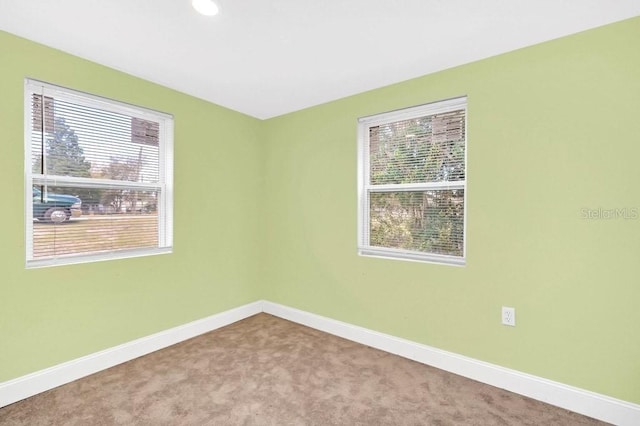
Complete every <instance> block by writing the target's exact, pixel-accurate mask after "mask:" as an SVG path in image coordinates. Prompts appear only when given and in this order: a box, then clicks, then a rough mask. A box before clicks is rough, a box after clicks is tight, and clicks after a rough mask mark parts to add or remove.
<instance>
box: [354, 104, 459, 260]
mask: <svg viewBox="0 0 640 426" xmlns="http://www.w3.org/2000/svg"><path fill="white" fill-rule="evenodd" d="M466 114H467V98H466V97H462V98H456V99H451V100H447V101H442V102H437V103H432V104H427V105H422V106H418V107H414V108H408V109H404V110H400V111H394V112H388V113H384V114H379V115H374V116H370V117H364V118H361V119H360V120H359V129H358V253H359V254H361V255H368V256H380V257H388V258H398V259H408V260H418V261H427V262H436V263H445V264H454V265H464V263H465V245H464V242H465V211H466V206H465V191H466V175H467V173H466Z"/></svg>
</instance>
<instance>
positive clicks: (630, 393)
mask: <svg viewBox="0 0 640 426" xmlns="http://www.w3.org/2000/svg"><path fill="white" fill-rule="evenodd" d="M505 36H508V35H505ZM638 40H640V18H635V19H631V20H628V21H624V22H621V23H618V24H614V25H610V26H606V27H602V28H598V29H595V30H591V31H588V32H584V33H580V34H577V35H574V36H571V37H567V38H563V39H559V40H555V41H552V42H548V43H545V44H541V45H537V46H533V47H530V48H526V49H522V50H519V51H515V52H511V53H508V54H505V55H501V56H498V57H493V58H489V59H487V60H483V61H479V62H476V63H472V64H468V65H465V66H461V67H458V68H455V69H450V70H447V71H444V72H440V73H437V74H433V75H428V76H425V77H422V78H418V79H415V80H411V81H407V82H404V83H401V84H397V85H393V86H390V87H386V88H382V89H379V90H375V91H372V92H367V93H363V94H360V95H357V96H353V97H349V98H346V99H342V100H339V101H336V102H332V103H329V104H325V105H321V106H317V107H314V108H310V109H307V110H303V111H299V112H296V113H292V114H288V115H285V116H282V117H279V118H275V119H271V120H269V121H268V122H266V131H265V134H266V135H267V138H268V139H267V142H268V143H267V145H268V150H267V158H266V170H265V172H266V193H267V194H269V197H268V198H267V200H266V203H267V204H266V207H267V223H268V224H269V226H268V228H267V239H266V241H267V243H268V246H269V250H268V252H267V257H266V263H265V264H266V265H268V269H267V271H268V275H267V278H268V286H267V299H268V300H272V301H274V302H277V303H282V304H285V305H288V306H293V307H296V308H299V309H303V310H305V311H309V312H313V313H317V314H320V315H324V316H328V317H331V318H335V319H338V320H342V321H346V322H349V323H352V324H356V325H360V326H364V327H367V328H370V329H374V330H378V331H381V332H384V333H389V334H392V335H395V336H400V337H403V338H407V339H410V340H413V341H417V342H421V343H425V344H428V345H431V346H435V347H438V348H442V349H445V350H448V351H452V352H456V353H460V354H463V355H467V356H470V357H473V358H476V359H480V360H483V361H487V362H491V363H495V364H498V365H502V366H505V367H509V368H513V369H516V370H520V371H523V372H527V373H530V374H534V375H537V376H541V377H544V378H548V379H551V380H555V381H558V382H562V383H566V384H569V385H574V386H577V387H580V388H584V389H588V390H591V391H595V392H599V393H602V394H606V395H610V396H612V397H615V398H620V399H623V400H627V401H631V402H635V403H640V338H638V330H640V308H639V307H638V300H640V285H639V282H638V280H639V278H640V262H639V261H638V256H639V255H640V218H639V216H638V214H639V212H640V211H639V210H638V209H640V190H638V188H637V185H638V183H639V182H640V168H639V167H638V165H637V162H638V159H639V158H640V135H639V134H638V131H637V124H636V123H637V122H638V111H640V78H638V76H640V53H639V51H638V47H637V46H638ZM381 60H393V57H392V55H390V56H389V57H388V58H385V56H384V55H383V56H381ZM460 95H467V96H468V101H469V104H468V107H469V108H468V114H469V121H468V193H467V196H468V199H467V202H468V205H467V207H468V217H467V219H468V222H467V265H466V266H465V267H453V266H441V265H434V264H425V263H415V262H404V261H396V260H385V259H378V258H368V257H359V256H357V254H356V233H357V229H356V225H357V224H356V221H357V217H356V202H357V201H356V194H357V187H356V122H357V119H358V117H361V116H366V115H370V114H374V113H379V112H384V111H389V110H394V109H398V108H403V107H407V106H412V105H417V104H422V103H428V102H432V101H437V100H441V99H447V98H452V97H456V96H460ZM616 209H618V210H617V212H618V213H619V214H620V216H618V217H609V216H611V215H613V216H615V215H616ZM625 209H626V210H625ZM611 210H613V213H612V212H611ZM625 214H626V217H627V218H625V217H624V215H625ZM585 216H588V217H589V218H585ZM502 305H506V306H512V307H515V308H516V318H517V326H516V327H515V328H511V327H506V326H502V325H501V324H500V308H501V306H502Z"/></svg>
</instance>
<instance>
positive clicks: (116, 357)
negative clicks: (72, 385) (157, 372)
mask: <svg viewBox="0 0 640 426" xmlns="http://www.w3.org/2000/svg"><path fill="white" fill-rule="evenodd" d="M260 312H265V313H268V314H271V315H274V316H277V317H280V318H283V319H286V320H289V321H293V322H296V323H298V324H302V325H306V326H308V327H311V328H314V329H317V330H320V331H324V332H326V333H330V334H333V335H336V336H339V337H342V338H345V339H348V340H352V341H354V342H358V343H362V344H364V345H367V346H371V347H372V348H376V349H380V350H383V351H385V352H389V353H392V354H396V355H399V356H402V357H404V358H408V359H412V360H414V361H417V362H420V363H423V364H427V365H431V366H433V367H436V368H440V369H442V370H445V371H449V372H452V373H455V374H458V375H461V376H464V377H468V378H470V379H473V380H477V381H479V382H482V383H486V384H489V385H492V386H496V387H499V388H502V389H506V390H508V391H511V392H515V393H518V394H520V395H525V396H528V397H530V398H533V399H537V400H539V401H543V402H546V403H549V404H551V405H555V406H558V407H562V408H565V409H567V410H570V411H574V412H576V413H580V414H584V415H586V416H589V417H593V418H596V419H599V420H602V421H605V422H608V423H612V424H615V425H620V426H627V425H628V426H632V425H633V426H635V425H639V424H640V405H637V404H633V403H630V402H626V401H622V400H619V399H615V398H611V397H608V396H606V395H601V394H597V393H595V392H590V391H586V390H584V389H580V388H576V387H573V386H569V385H565V384H562V383H558V382H554V381H552V380H547V379H544V378H541V377H536V376H532V375H530V374H525V373H521V372H519V371H516V370H511V369H508V368H504V367H500V366H498V365H494V364H490V363H487V362H483V361H478V360H476V359H473V358H469V357H465V356H462V355H458V354H455V353H452V352H447V351H443V350H441V349H437V348H433V347H430V346H427V345H423V344H420V343H416V342H412V341H409V340H405V339H401V338H398V337H394V336H391V335H388V334H384V333H379V332H376V331H373V330H369V329H366V328H363V327H359V326H355V325H352V324H348V323H345V322H341V321H337V320H334V319H331V318H327V317H323V316H320V315H316V314H312V313H309V312H305V311H301V310H299V309H294V308H290V307H288V306H284V305H280V304H277V303H273V302H268V301H256V302H253V303H249V304H247V305H243V306H240V307H238V308H235V309H231V310H228V311H225V312H221V313H219V314H216V315H212V316H210V317H207V318H203V319H201V320H197V321H193V322H190V323H187V324H184V325H181V326H178V327H175V328H171V329H169V330H165V331H162V332H159V333H156V334H152V335H150V336H146V337H143V338H141V339H137V340H134V341H131V342H128V343H124V344H122V345H118V346H115V347H113V348H109V349H106V350H104V351H100V352H96V353H94V354H91V355H87V356H84V357H81V358H78V359H75V360H72V361H69V362H65V363H63V364H59V365H56V366H54V367H51V368H47V369H44V370H41V371H37V372H34V373H31V374H28V375H26V376H22V377H18V378H16V379H13V380H9V381H6V382H3V383H0V407H4V406H5V405H9V404H13V403H14V402H17V401H20V400H22V399H25V398H28V397H30V396H33V395H36V394H38V393H41V392H44V391H47V390H49V389H53V388H55V387H58V386H61V385H64V384H65V383H69V382H72V381H74V380H78V379H80V378H82V377H86V376H88V375H90V374H94V373H97V372H99V371H102V370H105V369H107V368H110V367H113V366H115V365H118V364H121V363H123V362H127V361H130V360H132V359H135V358H138V357H140V356H143V355H146V354H149V353H151V352H155V351H157V350H160V349H163V348H166V347H168V346H171V345H174V344H176V343H180V342H182V341H184V340H187V339H190V338H192V337H196V336H198V335H200V334H203V333H207V332H209V331H213V330H215V329H217V328H220V327H224V326H226V325H229V324H232V323H234V322H236V321H240V320H242V319H244V318H247V317H250V316H252V315H255V314H258V313H260Z"/></svg>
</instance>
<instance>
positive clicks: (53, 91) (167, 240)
mask: <svg viewBox="0 0 640 426" xmlns="http://www.w3.org/2000/svg"><path fill="white" fill-rule="evenodd" d="M36 87H37V88H42V90H43V91H45V90H46V92H47V96H49V95H50V96H52V97H54V98H56V97H58V98H63V99H65V100H67V101H72V102H77V103H78V104H80V105H83V106H87V107H92V108H99V109H102V110H106V111H109V112H114V113H119V114H127V115H130V116H132V117H138V118H142V119H147V120H155V121H159V126H160V129H161V130H160V133H161V134H162V135H163V136H162V139H161V140H160V143H159V144H158V147H159V162H158V167H159V175H158V183H157V184H155V183H146V182H127V181H121V182H119V181H115V180H107V179H99V178H84V177H72V176H57V175H51V177H52V178H53V179H54V180H56V181H57V182H59V183H63V184H79V185H82V186H83V187H86V188H92V187H93V188H102V187H104V186H101V185H100V184H101V183H103V184H104V183H108V184H109V185H110V186H111V187H114V186H122V187H126V188H129V189H134V190H135V189H140V190H145V189H158V188H159V189H161V191H162V193H163V195H162V202H161V205H160V206H158V247H153V248H143V249H123V250H117V251H110V252H100V253H90V254H71V255H59V256H54V257H52V258H46V259H34V257H33V197H32V187H33V185H34V184H35V185H38V184H42V182H47V178H46V177H45V176H44V175H40V174H36V173H33V172H32V164H31V161H32V158H31V155H32V153H31V148H32V143H31V134H32V119H31V118H32V117H31V114H32V106H31V100H30V98H31V93H33V92H34V88H36ZM23 100H24V185H25V186H24V195H25V199H24V202H25V210H24V212H25V213H24V219H25V226H24V229H25V254H26V256H25V267H26V268H27V269H32V268H40V267H45V266H61V265H71V264H78V263H88V262H97V261H104V260H112V259H126V258H133V257H141V256H151V255H157V254H167V253H172V252H173V197H174V194H173V162H174V153H173V143H174V117H173V115H172V114H168V113H165V112H160V111H155V110H152V109H149V108H145V107H141V106H137V105H132V104H129V103H126V102H122V101H118V100H114V99H109V98H105V97H102V96H98V95H94V94H90V93H86V92H82V91H78V90H74V89H69V88H65V87H62V86H57V85H54V84H50V83H46V82H43V81H40V80H36V79H32V78H25V79H24V90H23ZM43 108H44V104H43ZM43 115H44V111H43Z"/></svg>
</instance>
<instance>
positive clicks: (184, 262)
mask: <svg viewBox="0 0 640 426" xmlns="http://www.w3.org/2000/svg"><path fill="white" fill-rule="evenodd" d="M27 76H28V77H32V78H36V79H39V80H43V81H47V82H50V83H54V84H59V85H62V86H67V87H71V88H73V89H77V90H83V91H86V92H90V93H95V94H99V95H102V96H107V97H110V98H114V99H118V100H121V101H125V102H130V103H133V104H138V105H142V106H145V107H148V108H153V109H157V110H160V111H165V112H170V113H172V114H173V115H174V117H175V148H174V150H175V151H174V152H175V176H174V185H175V201H174V203H175V204H174V216H175V220H174V234H175V236H174V252H173V254H170V255H162V256H151V257H145V258H136V259H127V260H117V261H109V262H99V263H92V264H83V265H71V266H61V267H55V268H42V269H31V270H26V269H25V267H24V262H25V242H24V240H25V237H24V217H23V215H24V189H23V188H24V183H23V182H24V171H23V164H24V160H23V158H24V152H23V151H24V148H23V145H24V130H23V129H24V127H23V106H22V105H23V103H24V101H23V96H24V95H23V91H24V89H23V87H24V83H23V80H24V78H25V77H27ZM0 94H1V97H0V128H1V134H2V140H1V142H0V143H1V145H2V151H1V152H2V155H0V171H1V172H0V173H1V176H2V178H1V179H0V193H1V194H2V205H3V206H4V208H2V209H0V235H2V243H1V244H0V270H2V278H1V279H0V382H1V381H4V380H8V379H12V378H15V377H19V376H21V375H24V374H27V373H30V372H33V371H37V370H40V369H42V368H46V367H49V366H52V365H55V364H58V363H61V362H64V361H68V360H71V359H74V358H77V357H80V356H83V355H87V354H89V353H93V352H96V351H98V350H102V349H105V348H109V347H112V346H115V345H117V344H121V343H124V342H127V341H130V340H133V339H136V338H139V337H142V336H146V335H149V334H152V333H155V332H158V331H162V330H165V329H168V328H171V327H174V326H177V325H181V324H184V323H187V322H189V321H193V320H196V319H200V318H204V317H206V316H209V315H212V314H215V313H218V312H221V311H225V310H228V309H231V308H234V307H237V306H240V305H243V304H246V303H249V302H253V301H255V300H256V299H257V296H258V284H259V283H260V279H261V277H259V276H258V270H257V269H256V268H254V267H248V266H247V265H253V264H255V262H256V259H258V258H259V256H260V253H261V252H262V249H261V247H260V246H261V244H262V241H263V238H262V236H261V232H262V231H261V229H262V228H263V226H261V224H260V220H261V217H260V215H256V211H257V210H258V208H259V206H261V205H262V202H261V197H262V194H263V188H262V186H263V175H264V173H263V164H264V161H263V157H264V153H263V146H264V145H263V143H262V141H261V139H260V130H261V126H262V123H261V122H260V121H259V120H257V119H254V118H251V117H248V116H245V115H242V114H239V113H237V112H233V111H230V110H227V109H224V108H221V107H218V106H215V105H212V104H210V103H207V102H204V101H202V100H199V99H196V98H192V97H189V96H186V95H184V94H181V93H178V92H175V91H172V90H169V89H167V88H163V87H160V86H157V85H155V84H152V83H149V82H145V81H143V80H140V79H137V78H133V77H131V76H129V75H126V74H123V73H120V72H117V71H114V70H112V69H108V68H105V67H102V66H99V65H96V64H94V63H91V62H88V61H85V60H82V59H79V58H77V57H73V56H70V55H67V54H64V53H62V52H60V51H57V50H53V49H50V48H46V47H43V46H41V45H38V44H35V43H32V42H29V41H26V40H24V39H21V38H17V37H14V36H13V35H9V34H7V33H4V32H0Z"/></svg>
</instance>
